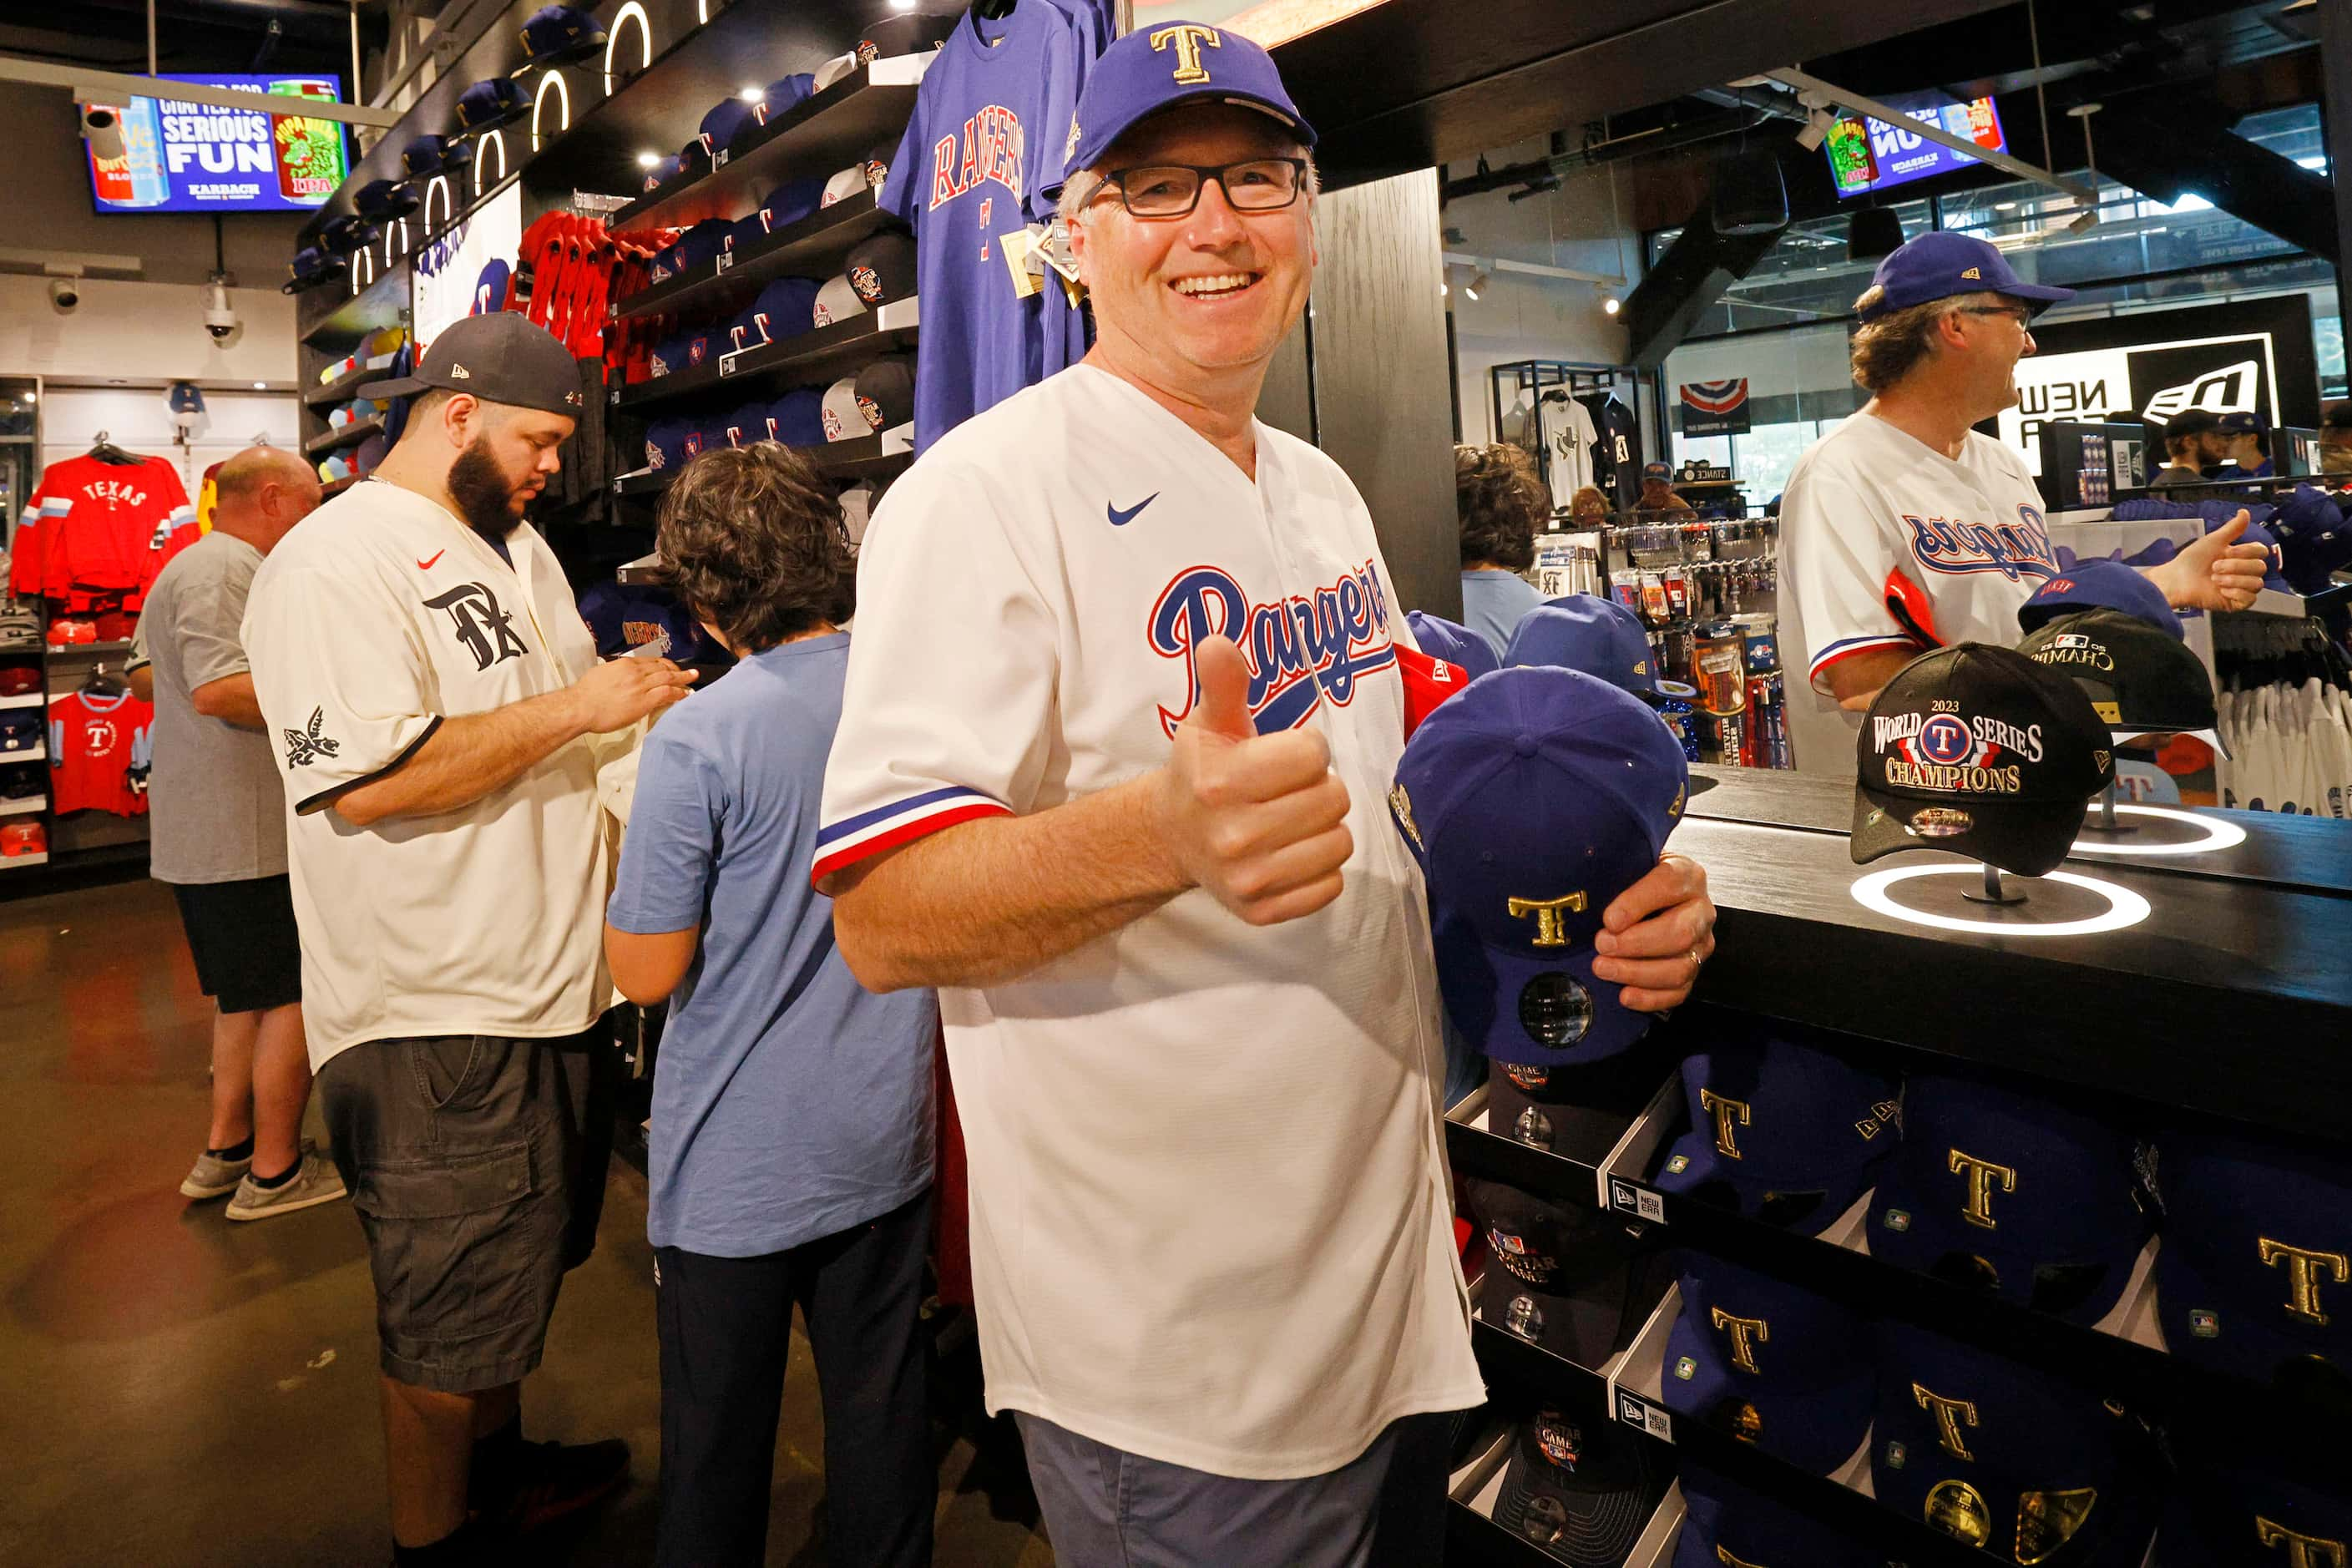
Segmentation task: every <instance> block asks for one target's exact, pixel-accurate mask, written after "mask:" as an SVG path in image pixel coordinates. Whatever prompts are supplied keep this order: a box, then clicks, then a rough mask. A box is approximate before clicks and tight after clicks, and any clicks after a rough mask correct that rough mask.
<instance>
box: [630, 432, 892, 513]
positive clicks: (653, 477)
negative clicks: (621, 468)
mask: <svg viewBox="0 0 2352 1568" xmlns="http://www.w3.org/2000/svg"><path fill="white" fill-rule="evenodd" d="M793 451H795V452H798V453H799V454H800V455H801V456H802V458H804V459H806V460H807V462H808V465H809V467H811V468H814V469H815V470H816V471H817V472H818V474H820V475H822V476H823V477H824V478H825V479H889V478H891V477H892V476H894V475H897V474H901V473H904V472H905V471H906V469H907V465H908V464H909V463H911V462H913V461H914V460H915V454H914V452H913V451H912V450H911V449H902V450H899V451H896V452H886V451H884V450H883V449H882V437H881V436H880V435H878V434H877V435H872V436H856V437H851V438H850V439H848V440H846V441H828V442H826V443H825V444H824V446H822V447H793ZM678 473H679V469H677V468H648V469H644V470H640V471H639V472H637V473H634V474H623V475H621V476H620V477H619V478H618V479H614V481H613V493H614V495H616V496H621V497H624V498H626V499H632V500H649V499H651V498H653V497H656V496H658V495H660V494H661V493H662V491H664V490H666V489H669V486H670V481H671V480H672V479H676V478H677V476H678Z"/></svg>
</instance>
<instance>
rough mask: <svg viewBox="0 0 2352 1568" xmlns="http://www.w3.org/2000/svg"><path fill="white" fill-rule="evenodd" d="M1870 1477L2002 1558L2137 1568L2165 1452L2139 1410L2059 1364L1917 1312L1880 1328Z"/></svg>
mask: <svg viewBox="0 0 2352 1568" xmlns="http://www.w3.org/2000/svg"><path fill="white" fill-rule="evenodd" d="M1877 1360H1878V1376H1877V1386H1878V1395H1877V1400H1876V1409H1875V1411H1874V1430H1873V1431H1872V1433H1871V1446H1870V1480H1871V1489H1872V1490H1873V1491H1874V1493H1875V1494H1876V1495H1877V1498H1878V1500H1879V1501H1880V1502H1882V1503H1884V1504H1885V1505H1886V1506H1887V1507H1889V1508H1891V1509H1893V1510H1895V1512H1897V1513H1899V1514H1903V1515H1905V1516H1906V1517H1907V1518H1910V1519H1914V1520H1917V1521H1921V1522H1923V1523H1925V1524H1926V1525H1927V1527H1928V1528H1929V1529H1931V1530H1937V1531H1942V1532H1943V1533H1944V1534H1947V1535H1950V1536H1955V1537H1957V1538H1958V1539H1959V1540H1961V1541H1964V1542H1969V1544H1971V1545H1975V1546H1980V1547H1983V1548H1986V1549H1987V1550H1989V1551H1990V1552H1992V1553H1993V1554H1994V1558H1993V1560H1994V1561H1998V1562H2004V1563H2047V1564H2052V1565H2053V1568H2054V1565H2055V1564H2058V1563H2064V1564H2066V1565H2067V1568H2139V1564H2140V1563H2141V1561H2142V1559H2143V1558H2144V1557H2145V1556H2146V1554H2147V1542H2148V1537H2149V1535H2150V1533H2151V1532H2152V1531H2153V1529H2154V1524H2155V1516H2156V1514H2157V1512H2158V1508H2159V1506H2160V1504H2159V1500H2158V1495H2157V1489H2158V1485H2159V1484H2160V1481H2159V1478H2160V1476H2161V1474H2162V1461H2161V1458H2160V1456H2159V1455H2158V1453H2157V1452H2156V1450H2155V1445H2154V1444H2153V1442H2152V1441H2150V1440H2149V1438H2148V1436H2147V1431H2146V1429H2145V1428H2144V1427H2142V1426H2140V1424H2139V1423H2138V1421H2137V1419H2136V1418H2134V1417H2133V1416H2132V1415H2129V1414H2127V1413H2125V1412H2124V1411H2122V1410H2121V1409H2120V1407H2118V1406H2115V1405H2106V1404H2103V1403H2102V1402H2101V1401H2100V1400H2099V1398H2098V1397H2097V1396H2096V1395H2095V1394H2090V1393H2087V1392H2085V1391H2084V1390H2083V1389H2081V1388H2078V1387H2076V1386H2075V1385H2074V1384H2069V1383H2066V1382H2064V1381H2063V1380H2062V1379H2060V1378H2057V1377H2054V1376H2053V1375H2052V1374H2051V1373H2049V1372H2048V1371H2047V1370H2046V1369H2044V1368H2042V1367H2029V1366H2021V1365H2019V1364H2017V1363H2014V1362H2011V1361H2007V1360H2005V1359H2003V1358H2002V1357H2000V1356H1997V1355H1994V1354H1992V1353H1991V1352H1987V1351H1980V1350H1978V1349H1976V1348H1974V1347H1973V1346H1969V1345H1963V1344H1959V1343H1958V1342H1954V1341H1952V1340H1948V1339H1946V1338H1944V1337H1943V1336H1941V1335H1940V1334H1934V1333H1930V1332H1928V1331H1927V1330H1925V1329H1919V1328H1914V1327H1912V1326H1910V1325H1908V1324H1901V1323H1892V1322H1890V1323H1885V1324H1882V1325H1880V1328H1879V1333H1878V1356H1877Z"/></svg>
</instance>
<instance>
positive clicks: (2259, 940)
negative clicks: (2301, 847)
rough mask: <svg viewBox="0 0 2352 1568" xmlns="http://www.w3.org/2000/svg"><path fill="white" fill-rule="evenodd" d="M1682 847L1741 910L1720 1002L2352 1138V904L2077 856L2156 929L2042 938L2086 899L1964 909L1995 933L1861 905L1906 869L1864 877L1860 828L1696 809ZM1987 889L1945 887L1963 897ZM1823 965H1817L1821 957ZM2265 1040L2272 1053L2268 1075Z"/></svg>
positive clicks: (2027, 885) (1732, 926)
mask: <svg viewBox="0 0 2352 1568" xmlns="http://www.w3.org/2000/svg"><path fill="white" fill-rule="evenodd" d="M1722 793H1723V791H1722V789H1720V788H1719V789H1717V790H1712V791H1709V792H1708V793H1707V795H1706V797H1704V799H1706V800H1711V799H1713V798H1715V797H1716V796H1717V795H1721V794H1722ZM1699 804H1704V801H1702V802H1701V803H1699ZM2335 831H2341V829H2340V828H2337V829H2335ZM1673 847H1674V848H1675V850H1677V851H1678V852H1680V853H1682V854H1685V855H1688V856H1689V857H1691V858H1693V859H1695V860H1696V861H1698V862H1699V864H1701V865H1702V866H1704V867H1706V871H1707V880H1708V890H1709V891H1710V892H1711V893H1712V894H1713V896H1714V899H1715V901H1716V904H1717V909H1718V910H1720V917H1719V920H1718V922H1717V928H1716V942H1717V947H1716V952H1715V956H1714V957H1713V958H1711V959H1710V960H1709V961H1708V962H1707V964H1706V968H1705V969H1704V970H1702V971H1701V972H1700V974H1699V980H1698V986H1697V991H1696V995H1697V997H1698V999H1699V1000H1702V1001H1712V1002H1717V1003H1721V1004H1723V1005H1727V1006H1732V1007H1738V1008H1742V1009H1745V1010H1748V1011H1749V1012H1756V1013H1761V1014H1764V1015H1766V1016H1771V1017H1778V1018H1786V1019H1789V1020H1791V1021H1793V1022H1796V1023H1801V1024H1811V1025H1813V1026H1817V1027H1821V1028H1826V1029H1836V1030H1840V1031H1843V1032H1844V1033H1846V1034H1851V1035H1856V1036H1860V1037H1864V1038H1865V1039H1873V1040H1885V1041H1890V1042H1893V1043H1895V1044H1896V1045H1900V1046H1907V1047H1913V1048H1916V1049H1918V1050H1922V1051H1926V1052H1928V1053H1932V1054H1934V1055H1938V1056H1944V1057H1950V1058H1958V1059H1960V1060H1964V1061H1971V1062H1976V1063H1979V1064H1981V1065H1984V1066H1987V1067H1992V1068H2002V1069H2005V1070H2009V1071H2012V1072H2021V1073H2026V1074H2031V1075H2033V1076H2036V1077H2040V1078H2045V1079H2055V1080H2057V1081H2059V1082H2062V1083H2067V1084H2073V1085H2076V1086H2079V1087H2082V1088H2084V1089H2090V1090H2092V1091H2094V1092H2099V1093H2116V1094H2129V1095H2131V1096H2133V1097H2135V1098H2137V1099H2139V1100H2145V1101H2148V1102H2151V1103H2154V1104H2158V1105H2162V1106H2168V1107H2178V1108H2180V1109H2183V1110H2189V1111H2195V1112H2203V1113H2210V1114H2211V1115H2215V1116H2219V1117H2222V1118H2225V1119H2228V1120H2231V1121H2242V1122H2252V1123H2253V1124H2255V1125H2256V1126H2259V1127H2267V1128H2273V1129H2277V1130H2281V1131H2290V1132H2296V1133H2303V1134H2308V1135H2310V1136H2313V1137H2316V1138H2320V1139H2324V1140H2327V1141H2330V1142H2338V1143H2341V1142H2346V1141H2347V1139H2352V1126H2347V1124H2346V1122H2345V1121H2344V1119H2343V1116H2342V1114H2341V1112H2340V1110H2339V1109H2338V1108H2339V1107H2340V1106H2341V1105H2343V1104H2344V1103H2345V1102H2346V1101H2347V1097H2352V1052H2347V1050H2346V1049H2345V1045H2344V1043H2345V1041H2347V1039H2352V963H2347V962H2346V961H2345V956H2344V955H2345V954H2346V953H2347V952H2352V899H2347V898H2345V897H2343V896H2341V895H2338V894H2335V893H2324V892H2309V891H2305V890H2302V889H2294V888H2281V887H2278V886H2275V885H2273V884H2270V883H2263V882H2250V881H2232V880H2228V879H2221V878H2216V877H2210V876H2183V875H2180V874H2179V873H2178V872H2175V871H2157V870H2152V869H2150V868H2147V867H2144V866H2139V865H2126V864H2120V863H2111V862H2102V863H2101V864H2099V865H2097V866H2088V865H2081V864H2078V865H2077V868H2076V874H2081V875H2087V876H2089V877H2091V878H2093V879H2095V880H2096V881H2099V882H2104V883H2106V884H2108V885H2110V886H2113V887H2115V888H2117V889H2122V890H2124V891H2126V892H2127V893H2131V894H2135V895H2137V897H2139V898H2140V899H2143V900H2146V901H2147V905H2148V914H2147V918H2146V919H2144V920H2142V921H2140V922H2139V923H2137V925H2132V926H2129V927H2126V928H2125V929H2122V930H2114V931H2105V932H2102V933H2100V934H2096V935H2083V936H2057V937H2042V936H2037V935H2035V934H2033V933H2032V931H2027V930H2023V929H2021V927H2022V926H2023V924H2024V923H2025V922H2029V921H2032V920H2034V919H2036V918H2039V917H2038V915H2037V905H2036V903H2035V902H2034V901H2032V900H2033V899H2036V898H2038V899H2039V900H2041V903H2042V905H2043V906H2050V905H2054V904H2056V903H2057V902H2058V901H2059V900H2060V899H2061V897H2062V896H2063V895H2065V894H2067V893H2068V892H2069V891H2070V889H2065V888H2063V887H2053V886H2043V885H2042V884H2039V883H2037V882H2035V881H2033V880H2032V879H2023V880H2017V881H2015V883H2014V885H2015V886H2017V887H2020V888H2021V889H2025V890H2026V891H2027V892H2028V893H2029V902H2028V903H2026V904H2025V905H2023V906H2020V907H2018V908H2016V909H2013V910H1994V911H1991V912H1990V913H1987V912H1985V911H1983V910H1980V909H1979V908H1978V907H1977V906H1972V905H1964V904H1958V902H1957V900H1955V901H1954V907H1955V908H1956V909H1961V910H1969V911H1970V912H1971V918H1976V919H1981V920H1983V921H1986V922H1987V928H1986V929H1984V930H1981V931H1944V930H1931V929H1930V928H1928V927H1926V926H1922V925H1917V924H1914V923H1912V922H1910V921H1904V920H1897V919H1895V917H1893V916H1891V915H1886V914H1882V913H1880V912H1878V911H1876V910H1871V909H1868V908H1865V907H1864V905H1863V904H1862V903H1860V902H1859V901H1858V900H1856V899H1855V898H1854V896H1853V892H1852V889H1853V884H1854V883H1855V882H1856V881H1857V880H1859V879H1861V878H1862V877H1864V875H1866V874H1868V873H1871V872H1874V871H1879V870H1884V869H1886V868H1891V867H1892V866H1895V865H1897V864H1901V863H1902V861H1901V860H1899V859H1897V858H1889V859H1888V860H1885V861H1882V862H1879V863H1877V864H1874V865H1873V866H1869V867H1856V866H1855V865H1853V862H1852V860H1851V858H1849V856H1848V852H1847V846H1846V839H1845V838H1844V837H1843V836H1842V835H1839V834H1832V833H1827V832H1820V831H1806V830H1802V829H1796V828H1788V827H1773V826H1760V825H1757V824H1753V823H1747V822H1731V821H1723V820H1710V819H1708V818H1706V817H1704V816H1699V815H1697V806H1696V805H1695V806H1694V809H1693V811H1692V813H1691V815H1690V816H1688V817H1687V818H1686V819H1685V822H1684V823H1683V825H1682V826H1680V827H1679V828H1677V829H1676V830H1675V837H1674V840H1673ZM1922 863H1928V862H1926V861H1925V860H1924V859H1923V860H1922ZM1935 863H1940V864H1943V865H1950V866H1957V865H1958V864H1960V863H1959V862H1957V861H1953V860H1951V859H1950V858H1948V857H1937V859H1936V862H1935ZM1966 880H1967V879H1966V876H1965V874H1963V875H1962V876H1955V877H1947V878H1942V879H1937V884H1936V885H1937V886H1938V887H1941V888H1947V889H1950V890H1951V891H1952V892H1955V893H1957V891H1958V889H1959V886H1960V885H1961V884H1963V883H1964V882H1965V881H1966ZM2036 889H2040V890H2039V891H2038V892H2037V891H2036ZM2087 901H2088V902H2089V904H2090V906H2091V907H2094V908H2095V907H2096V900H2087ZM2078 907H2080V906H2079V905H2078ZM1808 954H1810V955H1818V956H1817V959H1816V961H1814V962H1803V961H1801V958H1800V955H1808ZM1825 966H1826V967H1827V968H1828V970H1829V971H1830V973H1824V968H1825ZM1878 981H1884V982H1885V984H1876V983H1874V982H1878ZM1840 982H1844V983H1840ZM2257 1042H2258V1043H2259V1044H2258V1045H2257V1044H2256V1043H2257ZM2250 1049H2255V1050H2258V1051H2259V1065H2258V1068H2256V1070H2250V1067H2253V1066H2254V1065H2255V1064H2252V1063H2250V1061H2249V1058H2248V1051H2249V1050H2250Z"/></svg>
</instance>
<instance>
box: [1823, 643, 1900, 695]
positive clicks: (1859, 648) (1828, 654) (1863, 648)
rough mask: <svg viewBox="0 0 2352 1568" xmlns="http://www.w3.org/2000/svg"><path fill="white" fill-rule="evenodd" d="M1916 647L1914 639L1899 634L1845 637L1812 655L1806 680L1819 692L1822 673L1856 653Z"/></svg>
mask: <svg viewBox="0 0 2352 1568" xmlns="http://www.w3.org/2000/svg"><path fill="white" fill-rule="evenodd" d="M1918 646H1919V644H1918V641H1917V639H1916V638H1914V637H1904V636H1902V635H1901V634H1899V633H1893V634H1884V635H1879V636H1874V637H1846V638H1844V639H1843V640H1842V641H1838V642H1833V643H1832V644H1830V646H1829V647H1825V648H1823V649H1822V650H1821V651H1820V652H1819V653H1816V654H1815V655H1813V662H1812V666H1811V668H1810V669H1809V670H1808V671H1807V672H1806V678H1807V679H1809V680H1810V681H1811V683H1812V685H1813V688H1814V689H1815V690H1819V689H1821V680H1822V672H1823V671H1824V670H1826V669H1828V668H1829V667H1830V666H1832V665H1833V664H1835V663H1837V662H1838V661H1839V660H1841V659H1848V658H1853V656H1854V655H1856V654H1858V653H1868V652H1870V651H1871V650H1872V649H1873V648H1882V647H1893V648H1906V649H1907V648H1916V647H1918Z"/></svg>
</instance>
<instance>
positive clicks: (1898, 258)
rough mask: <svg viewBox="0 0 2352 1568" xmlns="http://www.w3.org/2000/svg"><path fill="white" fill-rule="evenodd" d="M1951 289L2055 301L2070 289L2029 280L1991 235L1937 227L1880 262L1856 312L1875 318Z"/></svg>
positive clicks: (2068, 297)
mask: <svg viewBox="0 0 2352 1568" xmlns="http://www.w3.org/2000/svg"><path fill="white" fill-rule="evenodd" d="M1955 294H2006V295H2008V296H2009V297H2010V298H2011V299H2012V300H2026V301H2028V302H2029V303H2032V304H2034V305H2054V304H2056V303H2058V302H2059V301H2060V300H2071V299H2073V298H2074V290H2073V289H2053V288H2050V287H2048V286H2047V285H2044V284H2041V283H2028V282H2026V281H2025V280H2024V279H2021V278H2020V277H2019V276H2018V275H2017V273H2016V272H2015V270H2013V269H2012V268H2011V267H2010V265H2009V261H2008V258H2005V257H2003V256H2002V255H2001V253H2000V249H1999V248H1998V247H1995V246H1994V245H1993V243H1992V242H1991V241H1990V240H1987V239H1979V238H1977V237H1975V236H1974V235H1969V234H1960V233H1958V232H1957V231H1955V230H1952V229H1948V228H1939V229H1936V230H1933V231H1932V232H1930V233H1927V234H1923V235H1921V236H1920V237H1918V238H1916V239H1913V240H1907V241H1906V242H1905V243H1904V244H1902V245H1900V246H1898V247H1895V251H1894V252H1893V254H1891V255H1889V256H1888V257H1887V258H1886V259H1885V260H1884V261H1882V262H1880V263H1879V264H1878V271H1877V272H1876V273H1875V274H1874V276H1873V277H1872V278H1871V279H1870V287H1869V288H1868V289H1865V290H1864V292H1863V296H1862V298H1863V300H1864V302H1863V303H1862V304H1861V305H1860V306H1858V307H1856V309H1855V310H1854V314H1855V315H1856V316H1857V317H1859V318H1861V319H1862V320H1863V321H1875V320H1877V319H1878V318H1879V317H1881V316H1884V315H1887V314H1889V313H1891V312H1893V311H1895V310H1909V309H1910V308H1911V307H1912V306H1914V305H1924V304H1926V303H1927V302H1928V301H1929V300H1948V299H1950V298H1951V297H1952V296H1953V295H1955Z"/></svg>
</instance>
